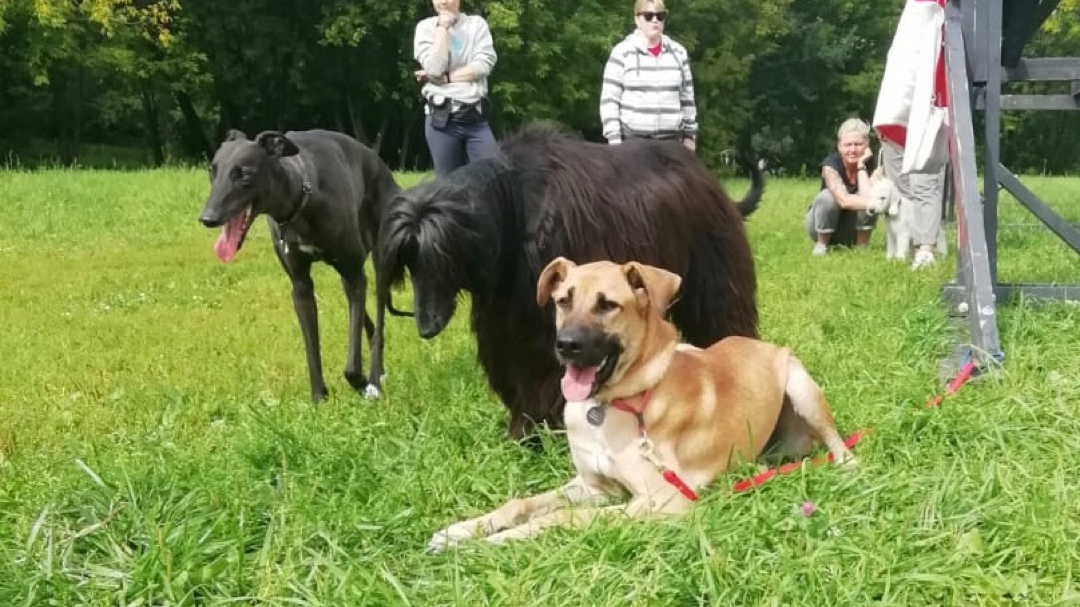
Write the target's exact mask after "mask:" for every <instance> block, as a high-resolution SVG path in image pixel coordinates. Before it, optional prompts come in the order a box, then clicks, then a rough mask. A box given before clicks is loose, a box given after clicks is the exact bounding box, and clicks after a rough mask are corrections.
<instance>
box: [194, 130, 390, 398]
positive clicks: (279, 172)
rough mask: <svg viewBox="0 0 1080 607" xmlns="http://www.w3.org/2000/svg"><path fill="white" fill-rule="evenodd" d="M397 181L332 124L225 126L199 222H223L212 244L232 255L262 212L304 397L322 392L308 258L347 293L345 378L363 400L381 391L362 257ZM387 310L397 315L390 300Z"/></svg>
mask: <svg viewBox="0 0 1080 607" xmlns="http://www.w3.org/2000/svg"><path fill="white" fill-rule="evenodd" d="M399 191H400V188H399V187H398V185H397V183H396V182H395V181H394V177H393V175H392V174H391V172H390V169H389V168H387V166H386V165H385V164H383V162H382V160H381V159H380V158H379V156H378V155H377V154H376V153H375V152H374V151H373V150H371V149H370V148H368V147H366V146H364V145H362V144H360V143H359V142H358V141H356V140H355V139H353V138H351V137H349V136H347V135H344V134H342V133H335V132H332V131H321V130H315V131H290V132H288V133H285V134H281V133H278V132H273V131H266V132H262V133H259V135H258V136H257V137H255V140H254V141H252V140H250V139H248V137H247V135H245V134H244V133H242V132H240V131H237V130H231V131H229V133H228V135H227V136H226V139H225V142H224V143H222V144H221V147H219V148H218V150H217V152H216V153H215V154H214V160H213V163H212V164H211V165H210V196H209V197H208V198H207V200H206V206H205V207H204V208H203V211H202V214H201V215H200V216H199V221H201V222H202V223H203V225H205V226H206V227H208V228H214V227H218V226H222V225H224V228H222V230H221V235H220V236H219V237H218V240H217V243H216V244H215V245H214V251H215V252H216V253H217V256H218V258H220V259H221V260H222V261H226V262H227V261H230V260H231V259H232V258H233V257H234V256H235V255H236V253H237V251H239V250H240V247H241V246H242V245H243V244H244V238H245V237H246V236H247V232H248V229H249V228H250V227H251V224H252V223H253V222H254V221H255V217H256V216H257V215H259V214H262V213H264V214H266V215H267V223H268V224H269V226H270V235H271V238H273V242H274V252H275V253H277V257H278V260H279V261H280V262H281V266H282V267H283V268H284V269H285V273H286V274H288V275H289V280H291V281H292V299H293V306H294V307H295V308H296V316H297V318H298V319H299V321H300V331H301V333H302V334H303V337H304V348H305V350H306V352H307V364H308V373H309V375H310V377H311V400H312V401H314V402H319V401H321V400H323V399H324V398H326V395H327V389H326V383H325V382H324V381H323V374H322V356H321V354H320V350H319V317H318V309H317V307H316V303H315V286H314V283H313V282H312V280H311V264H312V263H314V262H316V261H325V262H326V263H328V264H330V265H331V266H332V267H333V268H334V269H335V270H337V272H338V274H340V275H341V284H342V286H343V287H344V288H345V296H346V297H347V298H348V300H349V356H348V360H347V362H346V363H345V379H346V380H348V382H349V384H351V385H352V386H353V388H355V389H356V390H357V391H360V392H362V393H363V394H364V395H365V396H367V397H369V398H374V397H377V396H379V393H380V385H381V382H382V376H383V321H384V311H385V309H386V308H388V307H389V306H390V301H389V299H388V298H387V299H386V300H385V301H384V299H383V297H381V296H379V295H377V296H376V306H375V323H374V326H372V322H371V319H370V318H369V317H368V315H367V311H366V309H365V302H366V298H367V278H366V276H365V275H364V263H365V261H366V260H367V256H368V252H369V251H371V250H372V249H373V248H374V247H375V243H376V236H377V234H378V228H379V221H380V218H381V217H382V215H383V214H384V210H385V205H387V204H388V203H389V201H390V200H391V198H393V197H394V196H395V195H396V194H397V193H398V192H399ZM391 313H397V312H396V311H395V310H393V309H392V308H391ZM365 329H366V331H367V335H368V340H369V347H370V349H371V372H370V373H369V374H368V376H367V378H365V377H364V374H363V355H362V353H361V343H360V337H361V331H363V330H365Z"/></svg>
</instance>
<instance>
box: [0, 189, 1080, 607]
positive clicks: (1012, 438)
mask: <svg viewBox="0 0 1080 607" xmlns="http://www.w3.org/2000/svg"><path fill="white" fill-rule="evenodd" d="M420 178H421V177H420V176H417V175H404V176H401V180H402V182H403V183H415V182H416V180H418V179H420ZM1026 182H1027V183H1028V184H1029V185H1030V186H1031V187H1032V189H1033V190H1035V191H1036V192H1038V193H1040V194H1042V195H1043V196H1044V197H1045V198H1046V199H1047V200H1048V201H1049V202H1050V204H1051V205H1052V206H1055V207H1056V208H1059V209H1061V210H1063V211H1065V212H1066V214H1067V215H1069V216H1070V219H1071V220H1073V221H1076V220H1077V219H1078V217H1080V210H1077V209H1076V208H1075V207H1072V208H1070V207H1068V205H1067V203H1068V202H1069V201H1071V200H1075V199H1076V196H1077V194H1078V193H1080V180H1076V179H1053V178H1031V179H1028V180H1026ZM730 186H731V190H732V191H733V193H735V194H736V195H739V194H741V193H742V192H743V191H745V188H746V184H745V183H742V182H733V183H731V184H730ZM0 189H2V191H3V192H5V201H4V207H5V213H4V227H5V229H4V230H3V231H0V285H3V286H2V288H0V310H2V312H3V314H2V316H3V330H2V331H0V352H3V359H2V364H0V604H3V605H102V606H104V605H166V604H170V605H196V604H197V605H224V604H248V605H263V604H267V605H462V606H466V605H467V606H474V605H545V606H553V605H611V606H615V605H620V606H621V605H697V604H714V605H860V606H862V605H871V604H874V605H878V604H880V605H947V604H948V605H998V604H1026V605H1051V604H1059V605H1064V604H1080V582H1078V581H1077V580H1076V578H1077V576H1078V575H1080V557H1078V548H1077V546H1078V540H1080V537H1078V535H1080V506H1078V503H1080V502H1078V500H1076V499H1075V495H1076V492H1077V489H1078V481H1077V478H1076V475H1077V472H1078V471H1080V455H1078V454H1080V414H1078V412H1077V402H1078V400H1080V399H1078V396H1080V376H1078V374H1077V371H1076V370H1077V369H1078V368H1080V354H1078V353H1077V349H1076V347H1075V343H1076V335H1077V334H1078V332H1080V308H1078V307H1077V306H1073V305H1070V304H1049V305H1035V304H1033V303H1031V302H1023V301H1019V302H1011V303H1009V304H1008V305H1003V306H1002V307H1000V308H999V314H1000V319H999V324H1000V328H1001V334H1002V341H1003V346H1004V348H1005V350H1006V356H1007V357H1006V361H1005V364H1004V366H1003V367H1002V368H1001V369H1000V370H998V371H996V372H994V373H992V374H987V375H986V376H984V377H983V378H981V379H980V380H979V381H977V382H975V383H972V384H970V385H969V386H967V387H965V388H964V389H963V390H961V391H960V392H959V393H958V394H956V395H955V396H953V397H951V398H949V399H947V400H946V401H945V404H944V405H943V406H942V407H941V408H939V409H935V410H926V409H924V408H923V403H924V402H925V400H926V399H927V397H929V396H930V395H932V394H935V393H938V392H939V391H940V390H941V384H940V379H939V373H938V366H939V363H940V361H941V360H942V359H943V358H945V357H947V356H948V354H949V352H950V351H951V350H952V348H953V346H954V345H955V344H956V343H957V342H958V341H962V340H963V333H962V331H960V330H958V328H957V324H956V323H955V322H953V321H951V320H950V319H949V317H948V315H947V311H946V310H944V309H943V308H942V307H941V306H940V304H939V294H938V293H939V288H940V285H941V284H942V282H943V281H946V280H948V279H949V278H950V276H951V275H952V274H953V268H952V264H953V262H954V257H951V256H950V257H949V258H948V259H947V260H945V262H944V263H941V264H938V265H937V266H936V267H934V268H931V269H929V270H928V271H921V272H913V271H911V270H910V269H909V268H908V267H907V266H905V265H901V264H893V263H889V262H887V261H886V260H885V259H884V252H883V245H882V241H881V238H882V237H881V236H880V235H875V240H874V244H873V248H872V250H869V251H852V252H844V251H841V252H836V253H834V254H831V255H829V256H828V257H826V258H823V259H817V258H811V257H810V255H809V249H810V243H809V241H808V239H807V237H806V235H805V234H804V233H803V228H802V215H803V213H804V211H805V208H806V205H807V204H808V201H809V199H810V198H811V196H812V194H813V193H814V190H815V189H816V183H815V182H813V181H811V180H776V181H773V182H771V183H770V184H769V186H768V190H767V195H766V199H765V202H764V204H763V205H762V208H761V210H760V211H759V212H758V214H756V215H755V216H753V218H752V219H751V220H750V221H749V223H748V226H749V230H750V234H751V239H752V243H753V246H754V251H755V255H756V259H757V270H758V282H759V300H760V308H761V316H762V330H763V333H764V336H765V337H766V338H767V339H770V340H772V341H776V342H780V343H784V344H787V345H790V346H792V347H793V348H794V349H795V350H796V351H797V352H798V354H799V355H800V357H801V358H802V359H803V360H804V361H805V363H806V364H807V366H808V367H809V368H810V370H811V372H812V373H813V374H814V375H815V376H816V377H817V378H818V379H819V381H820V382H821V383H822V385H823V386H824V387H825V391H826V395H827V396H828V397H829V399H830V401H831V403H832V405H833V408H834V411H835V413H836V417H837V421H838V425H839V426H840V428H841V431H842V432H845V433H846V432H849V431H852V430H855V429H859V428H868V429H872V430H873V432H872V433H871V434H870V436H869V438H867V439H866V440H865V441H864V442H863V443H861V444H860V445H859V446H858V448H857V453H858V455H859V458H860V462H861V468H860V469H859V470H858V471H855V472H850V473H849V472H841V471H838V470H835V469H831V468H828V467H825V468H810V469H805V470H802V471H800V472H798V473H795V474H792V475H789V476H785V477H782V478H780V479H777V480H774V481H772V482H771V483H769V484H767V485H765V486H764V487H762V488H761V489H759V490H757V491H753V492H750V493H747V494H735V493H733V492H732V490H731V483H732V481H734V480H735V479H736V478H741V477H742V476H743V475H745V474H746V473H747V472H748V471H747V470H740V471H739V472H738V473H737V474H734V475H732V477H731V478H724V479H721V480H720V481H718V482H717V483H716V485H715V486H714V487H713V488H711V489H709V490H708V491H707V492H706V493H705V497H704V499H703V501H702V502H701V504H700V505H699V506H698V507H697V508H696V509H695V510H694V511H693V513H692V514H691V515H690V516H689V517H687V518H685V519H681V520H674V521H653V522H630V521H618V520H615V521H607V522H602V523H598V524H596V525H594V526H592V527H590V528H589V529H587V530H584V531H580V532H569V531H559V530H556V531H552V532H549V533H546V534H544V535H542V536H540V537H539V538H537V539H535V540H533V541H527V542H520V543H515V544H510V545H507V546H503V547H488V546H485V545H474V544H469V545H466V546H464V547H463V548H461V549H460V550H454V551H449V552H447V553H445V554H442V555H438V556H431V555H428V554H426V553H425V552H424V546H425V544H426V541H427V539H428V537H429V536H430V534H431V533H432V532H434V531H435V530H437V529H440V528H442V527H443V526H445V525H446V524H448V523H450V522H453V521H455V520H458V519H460V518H463V517H465V516H471V515H475V514H478V513H480V512H482V511H486V510H488V509H491V508H493V507H495V506H497V505H499V504H500V503H501V502H502V501H504V500H505V499H506V498H508V497H510V496H520V495H526V494H531V493H535V492H539V491H542V490H546V489H549V488H551V487H554V486H556V485H557V484H559V483H561V482H563V481H565V480H566V479H567V478H568V476H569V475H570V473H571V470H570V465H569V461H568V457H567V450H566V446H565V441H564V440H563V438H562V437H561V436H559V435H557V434H552V433H548V434H544V435H543V436H542V438H543V442H544V443H545V446H546V448H545V449H544V450H542V451H537V450H533V449H530V448H526V447H522V446H519V445H517V444H514V443H512V442H510V441H508V440H506V438H505V434H504V428H505V425H506V415H505V412H504V410H503V408H502V405H501V404H500V403H499V402H498V401H497V400H496V399H495V398H494V397H493V396H492V394H491V393H490V392H489V390H488V388H487V386H486V383H485V380H484V377H483V375H482V373H481V371H480V369H479V368H478V366H477V364H476V362H475V350H474V344H473V341H472V338H471V335H470V334H469V332H468V328H467V325H466V319H467V310H466V309H463V310H461V311H459V313H458V315H457V317H456V318H455V320H454V321H453V323H452V324H451V326H450V328H449V329H448V330H447V331H446V332H445V333H444V334H443V335H441V336H439V337H438V338H437V339H434V340H432V341H422V340H420V339H419V338H418V337H417V335H416V331H415V329H414V328H413V326H412V325H411V324H410V322H408V320H407V319H396V320H393V321H391V323H390V326H389V328H388V337H387V342H388V348H387V368H388V375H387V379H386V395H385V396H384V397H383V398H382V399H380V400H378V401H374V402H371V401H365V400H363V399H361V398H360V397H359V396H358V395H356V394H355V393H353V392H351V391H350V390H349V388H348V385H347V384H346V382H345V381H344V380H343V379H342V378H341V377H340V372H341V369H342V367H343V365H344V356H345V326H346V323H347V313H346V309H345V302H344V296H343V295H342V294H341V290H340V286H339V282H338V281H337V277H336V276H335V275H334V274H333V272H332V271H331V270H329V269H326V268H320V269H319V270H318V272H317V274H316V284H317V288H318V289H319V291H318V294H319V306H320V313H321V315H322V316H321V321H322V322H321V328H322V335H323V350H324V366H325V369H326V373H327V376H328V383H329V384H330V387H331V390H332V391H333V394H332V397H331V398H330V399H329V400H328V401H327V402H326V403H324V404H322V405H319V406H312V405H311V404H310V403H309V402H308V400H307V399H308V384H307V374H306V368H305V365H304V358H303V350H302V345H301V342H300V336H299V330H298V327H297V324H296V320H295V316H294V314H293V311H292V306H291V302H290V299H289V295H288V289H289V287H288V281H287V279H286V277H285V276H284V274H283V273H282V272H281V271H280V269H279V268H278V267H277V262H276V260H275V259H274V257H273V254H272V253H271V250H270V245H269V242H268V239H267V234H266V229H265V226H264V225H263V224H262V223H261V222H260V223H258V224H256V227H255V228H254V230H253V233H252V234H251V236H250V237H249V239H248V241H247V244H246V245H245V247H244V249H243V250H242V251H241V253H240V255H239V256H238V259H237V260H236V261H234V262H233V263H232V264H229V265H227V266H226V265H223V264H221V263H219V262H218V261H217V260H216V259H215V258H214V256H213V253H212V243H213V240H214V238H215V237H216V233H214V232H211V231H209V230H206V229H204V228H202V227H201V226H200V225H199V224H198V223H197V221H196V216H197V214H198V211H199V209H200V207H201V204H202V201H203V200H204V199H205V196H206V192H207V184H206V179H205V176H204V175H203V174H202V173H201V172H200V171H197V170H169V169H163V170H156V171H145V172H130V173H112V172H99V171H67V170H54V171H39V172H33V173H30V172H20V171H7V172H0ZM1032 222H1034V220H1033V219H1031V218H1030V216H1029V215H1027V214H1026V213H1024V212H1022V211H1021V210H1020V209H1019V208H1018V207H1017V206H1016V205H1015V203H1013V202H1011V201H1008V200H1005V201H1004V203H1003V208H1002V232H1001V245H1002V248H1001V275H1002V278H1003V279H1004V280H1009V281H1014V282H1080V270H1078V266H1077V263H1076V257H1075V254H1073V253H1071V252H1070V251H1068V250H1067V249H1066V248H1065V247H1064V246H1063V245H1060V244H1059V243H1057V242H1056V240H1055V239H1054V238H1053V237H1052V236H1050V235H1048V233H1047V232H1046V231H1045V230H1042V229H1041V228H1039V227H1038V226H1033V225H1029V224H1031V223H1032ZM399 298H401V299H402V301H403V302H405V301H407V300H408V295H407V293H402V294H399ZM807 500H809V501H813V502H814V503H815V504H816V507H817V509H816V512H815V513H814V514H813V515H812V516H810V517H805V516H803V515H801V514H799V513H798V512H797V509H796V506H797V505H798V504H800V503H802V502H804V501H807Z"/></svg>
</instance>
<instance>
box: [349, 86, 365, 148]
mask: <svg viewBox="0 0 1080 607" xmlns="http://www.w3.org/2000/svg"><path fill="white" fill-rule="evenodd" d="M345 107H347V108H348V110H349V122H350V123H351V126H352V134H353V137H356V140H357V141H359V142H360V143H363V144H364V145H368V137H367V133H366V132H364V123H363V122H362V121H361V120H360V110H359V109H357V107H356V104H354V103H353V98H352V95H351V94H349V92H348V91H345Z"/></svg>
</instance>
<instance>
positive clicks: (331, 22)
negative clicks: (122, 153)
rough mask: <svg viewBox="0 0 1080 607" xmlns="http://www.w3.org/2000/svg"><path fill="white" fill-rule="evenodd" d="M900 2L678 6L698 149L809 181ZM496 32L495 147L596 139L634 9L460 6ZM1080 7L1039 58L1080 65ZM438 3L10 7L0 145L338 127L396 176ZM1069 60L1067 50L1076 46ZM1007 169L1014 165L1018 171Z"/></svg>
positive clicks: (576, 2)
mask: <svg viewBox="0 0 1080 607" xmlns="http://www.w3.org/2000/svg"><path fill="white" fill-rule="evenodd" d="M901 6H902V2H901V1H900V0H890V1H889V2H886V3H867V2H864V1H861V0H760V1H758V2H745V1H736V0H672V1H671V2H669V9H670V10H671V18H670V20H669V23H668V28H667V30H668V33H669V34H670V35H672V36H673V37H675V38H676V39H678V40H679V41H681V42H682V43H683V44H685V45H686V47H687V49H688V51H689V52H690V55H691V61H692V66H693V70H694V78H695V85H696V90H697V97H698V105H699V112H700V120H701V124H702V136H701V140H700V142H699V153H700V154H701V155H702V156H703V157H704V158H705V159H706V161H707V162H709V163H710V164H713V165H716V164H719V163H720V162H721V161H722V159H724V158H726V157H727V156H728V151H730V150H732V149H736V148H742V147H746V146H752V147H753V149H754V150H755V151H757V152H758V153H759V154H761V155H764V156H766V157H768V158H770V160H771V162H772V164H774V165H780V166H784V167H786V168H788V169H789V170H793V171H800V170H804V169H805V168H806V167H809V168H810V170H813V167H815V166H816V164H817V162H818V161H819V160H820V158H821V156H822V155H823V153H824V152H825V151H826V150H827V149H828V148H829V147H830V146H831V145H832V141H833V137H834V129H835V125H836V124H838V123H839V122H840V121H841V120H842V119H843V118H845V117H847V116H850V115H860V116H862V117H864V118H869V117H870V114H871V113H872V111H873V105H874V100H875V98H876V94H877V84H878V79H879V78H880V75H881V70H882V67H883V63H884V59H885V52H886V50H887V48H888V44H889V42H890V40H891V37H892V33H893V28H894V27H895V24H896V20H897V17H898V15H899V11H900V8H901ZM463 10H465V11H466V12H479V13H481V14H483V15H484V16H485V17H486V18H487V19H488V22H489V23H490V25H491V29H492V33H493V35H494V38H495V45H496V50H497V52H498V53H499V61H498V65H497V66H496V70H495V73H494V74H493V77H492V78H491V85H492V97H493V100H494V104H493V105H494V110H495V116H494V120H493V123H494V128H495V131H496V134H497V135H500V134H504V133H507V132H510V131H512V130H514V129H516V128H518V127H519V126H520V125H522V124H523V123H525V122H527V121H529V120H535V119H554V120H557V121H559V122H562V123H564V124H565V125H567V126H568V127H569V128H571V129H573V130H576V131H578V132H580V133H582V134H583V135H584V136H586V137H588V138H591V139H598V138H599V119H598V109H597V106H598V103H599V91H600V75H601V72H602V70H603V65H604V62H605V60H606V58H607V53H608V51H609V50H610V48H611V46H612V45H613V44H614V43H615V42H616V41H617V40H618V39H620V38H621V37H622V36H624V35H626V33H627V32H629V31H630V29H631V27H632V18H631V2H630V1H629V0H547V1H545V2H539V1H537V0H476V1H470V0H466V1H465V2H464V6H463ZM1077 10H1078V9H1077V6H1076V2H1073V1H1065V2H1063V3H1062V5H1061V7H1059V8H1058V12H1059V13H1062V15H1055V16H1054V17H1053V18H1052V19H1051V21H1050V22H1049V23H1048V27H1047V28H1044V30H1045V31H1043V32H1041V33H1040V36H1039V38H1038V39H1037V41H1036V42H1035V43H1033V44H1034V45H1036V46H1037V48H1038V49H1039V50H1041V51H1053V52H1057V53H1058V54H1076V53H1075V48H1076V46H1075V44H1072V43H1073V42H1075V41H1076V40H1077V39H1078V38H1080V33H1078V31H1077V28H1076V27H1075V26H1072V25H1070V24H1071V23H1074V22H1075V19H1073V20H1072V21H1070V20H1069V17H1070V16H1071V17H1075V14H1076V12H1077ZM429 14H431V6H430V3H429V2H428V1H427V0H405V1H403V0H235V1H234V2H229V3H225V2H217V1H212V0H0V51H2V52H0V73H2V74H3V78H2V79H0V151H3V152H5V153H6V155H7V156H8V158H9V159H14V158H20V159H23V160H24V161H30V160H32V159H34V158H37V157H42V156H44V157H49V158H55V159H57V160H59V161H61V162H80V163H87V162H88V158H90V157H91V156H92V154H93V150H94V149H98V148H100V147H101V146H103V145H107V146H110V147H109V148H108V149H109V150H112V151H116V150H126V151H127V152H128V154H129V161H130V162H131V163H134V164H161V163H163V162H167V161H190V162H202V161H203V159H205V157H206V155H207V154H208V153H210V152H211V151H212V150H213V149H214V148H215V147H216V144H217V142H218V141H219V140H220V138H221V137H222V136H223V134H224V133H225V131H226V130H227V129H229V128H240V129H243V130H245V131H247V132H249V133H255V132H258V131H261V130H265V129H278V130H287V129H304V128H314V127H320V128H329V129H335V130H340V131H344V132H346V133H349V134H352V135H354V136H356V137H357V138H359V139H360V140H361V141H363V142H365V143H367V144H368V145H371V146H372V147H374V148H376V149H377V150H378V151H379V153H380V154H381V155H382V156H383V158H385V159H386V161H387V162H388V163H389V164H390V165H391V166H393V167H395V168H402V169H413V168H427V167H428V166H429V162H430V159H429V158H428V154H427V147H426V145H425V144H424V139H423V131H422V116H421V100H420V97H419V92H418V89H419V87H418V85H417V83H416V82H415V81H414V80H413V78H412V71H413V69H414V67H415V66H414V62H413V60H412V35H413V29H414V27H415V24H416V22H417V21H418V20H419V19H421V18H423V17H425V16H427V15H429ZM1070 49H1072V52H1071V53H1070ZM1077 127H1078V125H1076V124H1075V120H1071V117H1070V116H1064V115H1062V114H1054V115H1050V114H1048V113H1041V114H1040V115H1035V114H1032V115H1029V116H1022V117H1021V116H1016V117H1013V116H1010V117H1009V118H1008V123H1007V125H1006V129H1005V130H1006V133H1007V134H1009V135H1010V137H1012V140H1015V141H1019V142H1021V143H1020V144H1019V145H1009V146H1006V152H1007V153H1008V154H1009V155H1011V157H1012V160H1013V161H1020V162H1021V163H1022V164H1023V166H1022V167H1020V168H1029V169H1030V168H1034V169H1039V170H1042V169H1048V170H1054V171H1067V170H1075V169H1076V167H1077V164H1078V163H1080V155H1078V154H1072V155H1071V156H1069V157H1065V156H1062V157H1060V158H1056V159H1054V160H1053V161H1051V162H1048V161H1047V159H1046V158H1044V156H1045V153H1043V152H1042V150H1043V149H1045V148H1043V147H1042V146H1035V145H1034V144H1027V145H1025V144H1024V143H1023V142H1024V141H1025V137H1026V136H1028V135H1030V136H1032V137H1035V138H1041V139H1043V140H1045V139H1047V138H1055V140H1057V139H1060V140H1061V142H1062V146H1059V147H1057V148H1056V149H1070V150H1071V149H1073V148H1075V147H1076V146H1077V145H1078V144H1076V143H1075V142H1077V141H1080V137H1077V136H1076V135H1077V134H1080V133H1078V132H1077V131H1078V130H1080V129H1078V128H1077ZM1077 151H1080V150H1077ZM1006 160H1009V158H1006Z"/></svg>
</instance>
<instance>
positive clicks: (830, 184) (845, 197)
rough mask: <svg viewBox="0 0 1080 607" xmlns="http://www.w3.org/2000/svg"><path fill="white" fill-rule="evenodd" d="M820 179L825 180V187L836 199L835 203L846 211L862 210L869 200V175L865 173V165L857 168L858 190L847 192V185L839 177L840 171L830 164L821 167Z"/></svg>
mask: <svg viewBox="0 0 1080 607" xmlns="http://www.w3.org/2000/svg"><path fill="white" fill-rule="evenodd" d="M821 179H822V181H824V182H825V188H826V189H828V190H829V192H830V193H831V194H832V195H833V198H835V199H836V204H837V205H839V206H840V208H841V209H845V210H848V211H863V210H865V209H866V208H867V207H868V206H869V202H870V176H869V175H867V174H866V167H865V166H863V168H861V169H859V177H858V180H859V181H858V183H859V191H858V192H857V193H855V194H848V191H847V186H846V185H844V180H843V179H842V178H841V177H840V173H838V172H836V169H834V168H832V167H830V166H823V167H821Z"/></svg>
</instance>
